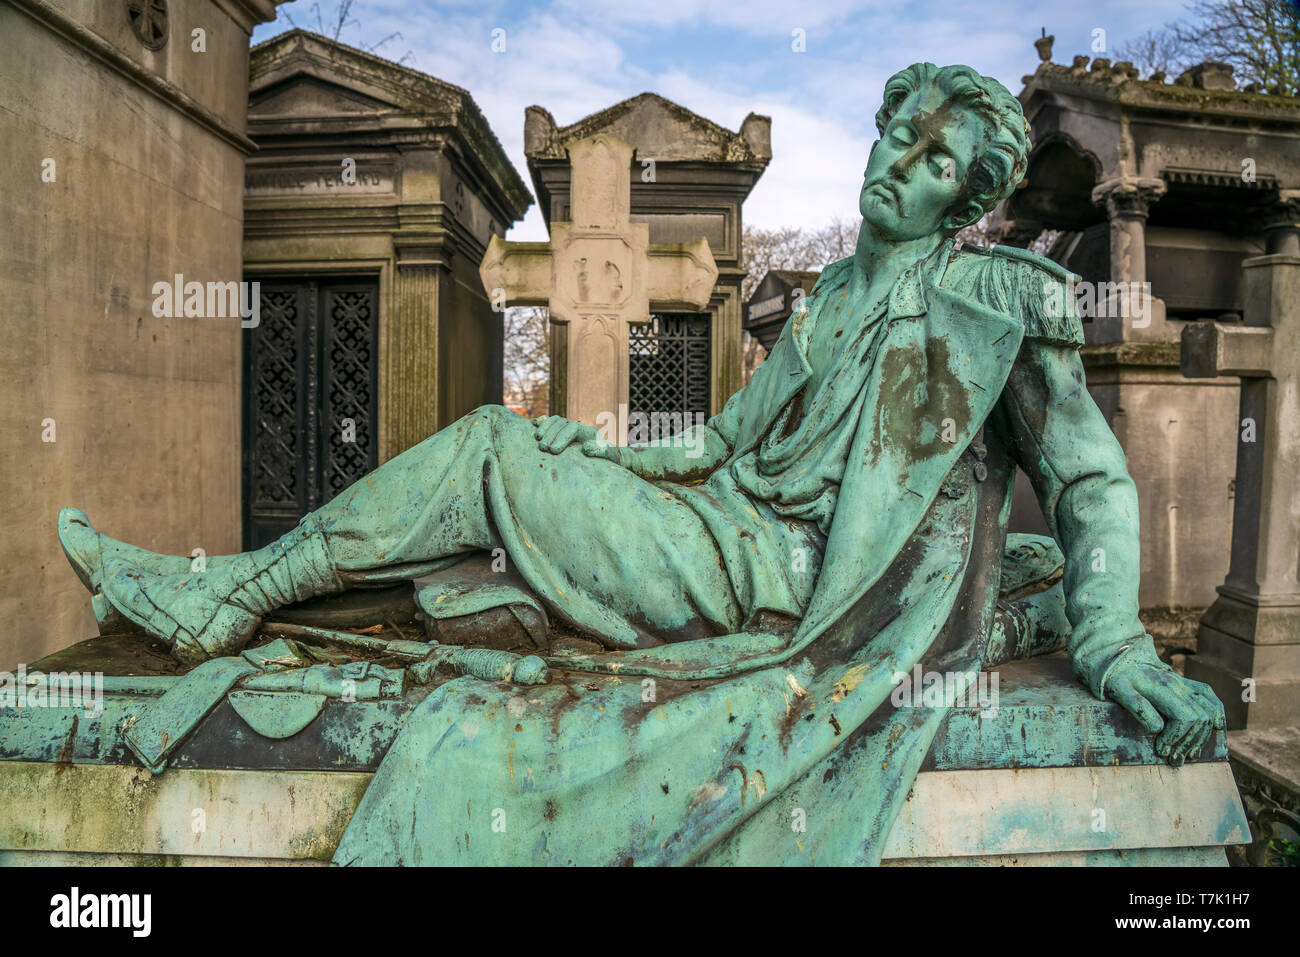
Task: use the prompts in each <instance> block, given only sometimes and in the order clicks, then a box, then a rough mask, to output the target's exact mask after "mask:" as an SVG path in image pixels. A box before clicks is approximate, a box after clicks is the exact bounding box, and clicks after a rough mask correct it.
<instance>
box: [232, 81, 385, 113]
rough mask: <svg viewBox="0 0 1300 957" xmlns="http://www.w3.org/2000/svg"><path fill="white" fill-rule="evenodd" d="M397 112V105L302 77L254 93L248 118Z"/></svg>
mask: <svg viewBox="0 0 1300 957" xmlns="http://www.w3.org/2000/svg"><path fill="white" fill-rule="evenodd" d="M396 109H398V107H396V106H394V104H392V103H390V102H386V101H384V100H379V99H376V98H375V97H372V96H367V95H366V94H364V93H361V92H359V91H357V90H352V89H348V88H347V87H344V86H340V85H339V84H337V83H331V82H329V81H327V80H323V79H321V78H319V77H314V76H299V77H295V78H294V79H291V80H288V81H286V82H283V83H280V84H277V85H276V86H275V87H274V88H272V89H269V90H266V91H263V92H260V93H257V94H254V96H253V97H252V98H251V102H250V104H249V110H248V112H249V116H250V117H255V118H259V119H261V118H268V119H269V118H271V117H296V116H301V117H309V116H312V117H315V116H337V115H358V114H365V113H386V112H393V111H394V110H396Z"/></svg>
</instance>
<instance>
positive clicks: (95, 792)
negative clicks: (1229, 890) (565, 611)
mask: <svg viewBox="0 0 1300 957" xmlns="http://www.w3.org/2000/svg"><path fill="white" fill-rule="evenodd" d="M35 667H36V666H33V668H35ZM999 675H1000V688H999V691H1000V701H999V709H998V711H997V713H996V715H994V714H992V713H989V712H981V711H979V710H978V709H975V708H958V709H955V710H954V712H953V715H952V717H951V719H950V721H949V724H948V727H947V729H946V730H945V731H944V732H942V733H941V734H940V736H939V737H938V738H937V739H936V741H935V745H934V747H933V748H932V750H931V753H930V755H929V756H928V758H927V760H926V763H925V765H924V766H923V768H922V770H921V772H920V773H919V775H918V777H917V780H916V783H915V785H914V786H913V788H912V793H911V795H910V796H909V798H908V800H907V802H906V803H905V804H904V806H903V809H902V811H901V813H900V815H899V817H898V820H897V821H896V823H895V825H894V828H893V830H892V831H891V833H890V835H889V838H888V841H887V844H886V847H885V852H884V863H885V864H888V865H956V864H966V865H1018V864H1053V865H1163V864H1180V865H1224V864H1226V863H1227V859H1226V854H1225V848H1226V847H1227V846H1229V845H1233V844H1244V843H1247V842H1248V841H1249V840H1250V834H1249V827H1248V825H1247V823H1246V818H1245V815H1244V813H1243V810H1242V805H1241V801H1240V798H1239V797H1238V794H1237V789H1236V785H1235V783H1234V781H1233V776H1232V772H1231V770H1230V768H1229V765H1228V762H1227V742H1226V738H1225V736H1224V735H1223V734H1222V733H1219V734H1217V735H1216V737H1215V739H1214V740H1213V741H1212V742H1210V744H1208V745H1207V746H1206V748H1205V751H1204V752H1203V753H1202V754H1200V755H1197V756H1196V758H1195V760H1194V761H1192V762H1189V763H1188V764H1187V765H1186V766H1184V767H1182V768H1178V769H1174V768H1170V767H1168V766H1167V765H1165V764H1164V763H1163V762H1161V761H1160V760H1159V759H1158V758H1157V757H1156V755H1155V753H1154V751H1153V750H1152V740H1151V737H1150V736H1149V735H1146V734H1145V733H1144V732H1142V731H1141V730H1140V729H1139V728H1138V726H1137V725H1136V724H1135V722H1133V720H1132V719H1131V718H1129V716H1128V715H1127V714H1126V713H1125V712H1123V711H1122V710H1121V709H1120V708H1119V707H1118V706H1117V705H1114V704H1112V703H1110V702H1101V701H1097V700H1095V699H1094V698H1092V696H1091V695H1090V694H1088V692H1087V691H1086V690H1085V689H1084V688H1083V687H1082V686H1081V685H1079V683H1078V682H1077V681H1076V680H1075V679H1074V677H1073V675H1072V674H1071V672H1070V669H1069V665H1068V663H1067V662H1066V661H1065V659H1064V658H1063V657H1062V656H1059V655H1054V656H1049V657H1046V658H1040V659H1037V660H1034V661H1028V662H1019V663H1016V664H1014V665H1009V666H1005V667H1003V668H1002V669H1000V671H999ZM141 697H142V696H135V695H106V696H105V699H104V712H103V714H102V715H100V716H99V717H97V718H96V717H92V716H90V715H88V714H87V713H86V712H84V711H79V710H76V709H71V708H30V707H28V708H25V709H17V708H3V709H0V806H3V807H5V808H6V813H5V814H4V815H3V816H0V863H3V864H7V865H13V864H249V863H257V864H320V863H325V862H328V861H329V860H330V858H331V856H332V855H333V852H334V849H335V848H336V847H337V845H338V842H339V839H340V838H341V836H342V834H343V831H344V830H345V829H346V827H347V824H348V821H349V820H350V818H351V815H352V813H353V811H354V810H355V808H356V806H357V804H358V802H359V801H360V799H361V796H362V794H363V793H364V792H365V789H366V787H367V786H368V784H369V781H370V778H371V775H372V773H373V771H374V769H375V768H376V767H378V765H379V762H380V760H381V759H382V757H383V754H384V753H385V751H386V750H387V748H388V746H389V744H390V743H391V742H392V740H393V738H394V737H395V736H396V734H397V732H398V730H399V729H400V727H401V725H402V723H403V721H404V720H405V717H406V715H407V714H408V713H409V712H410V710H411V708H413V707H414V706H415V704H416V703H418V700H419V698H418V697H417V696H414V695H411V694H408V695H407V696H406V697H405V698H402V699H398V700H376V701H354V702H344V701H342V700H338V699H332V700H330V701H329V702H328V703H327V704H326V706H325V707H324V709H323V710H322V711H321V712H320V714H319V715H318V716H317V717H316V718H315V720H314V721H312V723H311V724H309V725H308V726H307V727H305V728H304V729H303V730H302V731H300V732H298V734H296V735H294V736H293V737H291V738H287V739H283V740H272V739H270V738H265V737H262V736H261V735H260V734H258V733H257V732H255V731H253V730H252V729H251V728H250V727H249V726H247V725H246V724H245V723H243V722H242V720H241V719H240V718H239V716H238V714H237V713H236V712H235V711H234V709H233V708H232V707H231V705H230V702H229V701H228V700H227V701H222V702H221V703H220V704H218V705H217V707H216V708H214V709H213V711H212V712H211V713H209V714H208V715H207V717H206V718H205V719H204V720H203V721H202V722H201V723H200V724H199V725H198V726H197V727H196V728H195V730H194V731H193V733H192V734H190V735H189V736H188V737H187V738H186V740H185V742H184V743H183V744H182V745H181V746H180V748H179V749H178V750H177V751H176V752H175V753H174V754H173V756H172V759H171V762H170V766H169V767H168V769H167V770H166V771H165V772H163V773H162V774H158V775H151V774H150V773H149V772H148V771H147V770H145V769H144V768H142V767H140V765H139V763H138V762H137V760H136V759H135V757H134V756H133V755H132V754H131V752H130V751H129V750H127V749H126V747H125V745H124V744H123V742H122V740H121V737H120V734H119V732H118V730H117V728H118V726H119V725H120V723H121V722H123V721H124V719H125V718H126V716H127V714H129V713H130V712H131V711H132V710H133V709H134V710H139V707H140V705H141V703H142V700H141ZM792 849H793V848H792Z"/></svg>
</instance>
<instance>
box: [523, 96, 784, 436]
mask: <svg viewBox="0 0 1300 957" xmlns="http://www.w3.org/2000/svg"><path fill="white" fill-rule="evenodd" d="M598 133H608V134H611V135H613V136H616V137H618V138H619V139H622V140H625V141H626V142H628V143H630V144H632V146H633V147H634V148H635V150H636V152H635V155H634V157H633V162H632V170H631V187H632V196H631V220H632V222H633V223H648V224H649V227H650V242H651V243H689V242H693V241H695V240H697V239H699V238H700V237H701V236H703V237H704V238H705V239H707V240H708V243H709V250H710V252H711V253H712V254H713V259H714V261H715V262H716V264H717V267H718V279H717V283H716V285H715V286H714V289H713V294H712V296H711V297H710V299H709V303H708V306H707V307H706V308H705V309H704V311H703V312H699V313H652V314H651V321H650V323H648V324H644V325H638V326H634V327H633V328H632V331H631V333H630V343H629V345H630V354H629V399H630V402H629V404H630V407H631V408H630V411H631V412H638V411H640V412H643V413H664V412H668V413H673V412H678V411H680V412H682V413H684V414H690V415H697V414H704V415H705V416H708V415H712V414H714V413H716V412H719V411H721V409H722V406H723V405H724V404H725V403H726V401H727V399H728V398H730V396H731V394H732V393H733V392H735V391H736V390H737V389H739V388H740V386H741V378H740V377H741V341H740V340H741V319H742V309H743V303H742V302H741V299H740V284H741V281H742V280H743V279H744V277H745V267H744V265H743V261H742V256H741V235H742V231H743V222H742V218H741V206H742V204H743V203H744V200H745V197H747V196H748V195H749V193H750V190H752V189H753V188H754V184H755V183H756V182H757V181H758V178H759V177H760V176H761V175H762V174H763V170H765V169H766V168H767V164H768V162H769V161H770V160H771V158H772V147H771V121H770V120H769V119H768V118H767V117H765V116H758V115H756V114H753V113H751V114H750V115H749V116H747V117H746V118H745V120H744V122H743V123H742V124H741V126H740V130H739V132H732V131H730V130H727V129H724V128H723V127H721V126H719V125H718V124H716V123H714V122H712V121H710V120H707V119H705V118H704V117H702V116H699V115H697V114H695V113H692V112H691V111H690V110H687V109H685V108H684V107H681V106H678V105H677V104H676V103H673V102H671V101H670V100H666V99H664V98H663V97H661V96H658V95H656V94H654V93H642V94H641V95H639V96H635V97H632V98H631V99H629V100H624V101H623V102H621V103H616V104H615V105H614V106H611V107H609V108H607V109H604V110H601V111H600V112H598V113H593V114H592V115H591V116H588V117H586V118H584V119H581V120H579V121H578V122H576V123H573V124H572V125H570V126H563V127H561V126H557V125H556V123H555V120H554V118H553V117H552V116H551V114H550V113H548V112H547V111H546V110H544V109H542V108H541V107H537V106H533V107H529V108H528V110H527V114H526V117H525V121H524V152H525V154H526V156H527V161H528V172H529V175H530V176H531V177H532V180H533V185H534V187H535V188H536V191H537V197H538V203H539V204H540V206H541V211H542V217H543V219H544V220H545V221H546V224H547V227H548V228H549V227H550V224H551V223H552V222H567V221H568V220H569V219H570V215H571V211H570V206H569V200H570V182H571V167H570V162H569V156H568V147H569V145H570V144H572V143H575V142H577V141H579V140H583V139H586V138H587V137H591V136H595V135H596V134H598ZM563 352H564V339H563V337H562V336H555V335H553V336H552V337H551V380H550V382H551V395H550V408H551V411H552V412H554V413H558V414H563V412H564V410H565V408H566V397H565V396H564V394H563V393H564V376H563V375H561V374H558V370H563V369H564V368H565V356H564V354H563Z"/></svg>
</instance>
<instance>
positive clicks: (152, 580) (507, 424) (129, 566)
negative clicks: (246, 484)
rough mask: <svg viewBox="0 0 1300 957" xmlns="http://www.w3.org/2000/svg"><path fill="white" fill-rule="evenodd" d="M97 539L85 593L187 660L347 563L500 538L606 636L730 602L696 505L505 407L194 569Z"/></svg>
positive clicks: (352, 567) (630, 634) (711, 615)
mask: <svg viewBox="0 0 1300 957" xmlns="http://www.w3.org/2000/svg"><path fill="white" fill-rule="evenodd" d="M64 531H65V530H64V529H62V528H61V534H62V533H63V532H64ZM66 531H67V534H68V536H69V538H68V540H66V541H65V549H68V551H69V557H70V558H72V557H73V555H74V554H78V555H80V554H88V553H90V552H91V551H93V549H92V547H91V546H89V545H87V544H86V543H87V541H89V539H88V536H95V535H98V533H95V532H94V531H93V529H89V526H88V523H87V524H86V526H84V527H79V526H75V525H74V526H70V527H69V528H68V529H67V530H66ZM99 542H100V546H99V551H98V554H99V555H100V556H101V558H100V559H99V562H98V564H97V565H94V566H93V567H92V569H91V573H90V574H89V575H88V577H89V578H90V582H89V584H90V587H91V589H92V592H93V591H95V590H96V589H99V590H101V591H102V596H103V598H104V599H105V600H107V601H108V602H109V603H111V605H112V606H113V607H114V608H116V609H118V610H119V611H121V612H122V613H123V614H125V615H126V616H127V617H128V618H130V619H131V620H133V621H135V622H136V623H137V624H139V625H140V626H142V627H143V628H144V629H145V630H146V631H148V632H149V633H150V634H153V635H155V636H157V637H159V638H162V639H163V640H166V641H169V642H171V643H172V644H173V647H174V649H175V654H176V656H177V657H178V658H180V659H181V660H185V661H197V660H201V659H203V658H206V657H210V656H212V655H217V654H228V653H231V652H233V651H235V650H237V649H238V648H240V647H242V645H243V644H244V642H246V641H247V639H248V638H249V637H250V636H251V635H252V634H253V632H254V631H255V629H256V627H257V625H258V623H259V621H260V619H261V616H263V615H265V614H267V613H269V612H270V611H273V610H274V609H275V608H278V607H279V606H281V605H284V604H289V603H291V602H295V601H301V600H303V599H305V598H309V597H313V596H315V595H321V594H328V593H330V592H333V591H337V590H339V589H341V588H342V587H343V579H344V577H345V576H346V574H347V573H348V572H350V571H360V570H367V569H374V568H382V567H386V566H392V565H402V564H406V563H414V562H427V561H429V560H433V559H439V558H444V557H449V556H454V555H457V554H461V553H464V552H468V551H472V550H478V549H493V548H497V547H503V548H504V549H505V550H506V551H507V553H508V554H509V556H510V558H511V560H512V561H514V562H515V565H516V567H517V568H518V569H519V570H520V571H521V572H522V573H523V574H524V577H525V578H526V579H527V580H528V581H529V583H530V585H532V586H533V587H534V588H535V589H537V590H538V593H539V595H540V596H541V597H542V598H543V600H544V601H548V602H549V603H554V605H555V606H557V607H559V608H560V610H561V612H562V614H567V615H568V617H569V618H570V619H571V620H573V621H575V622H577V623H579V624H580V625H582V626H584V627H587V628H589V629H591V630H593V631H595V632H596V633H598V634H602V635H607V636H610V637H612V638H613V639H614V641H615V643H620V644H640V643H644V641H645V640H646V639H647V636H648V635H652V634H653V633H654V632H655V631H656V630H665V631H666V630H673V629H677V628H682V629H684V630H685V633H686V634H687V635H688V636H689V635H690V634H691V633H693V632H695V631H699V632H700V633H701V634H705V633H717V632H718V631H719V630H726V629H728V628H731V627H734V624H735V622H736V620H737V618H738V614H739V613H738V610H737V607H736V603H735V600H734V597H733V595H732V588H731V584H730V581H729V579H728V578H727V576H726V570H725V568H723V564H722V562H721V561H720V559H719V555H718V553H717V548H716V544H715V543H714V542H713V540H712V538H711V537H710V536H709V534H708V532H707V530H706V529H705V528H704V527H703V525H702V524H701V522H700V520H699V518H698V516H696V515H695V514H694V513H693V512H692V511H691V510H690V509H688V508H686V507H685V506H683V505H682V504H681V503H680V502H677V501H676V500H675V499H673V498H672V497H671V496H668V495H666V494H665V493H664V492H662V491H661V490H660V489H658V488H657V487H655V486H654V485H652V484H650V483H648V482H645V481H643V480H641V479H639V478H637V477H636V476H634V475H632V474H631V473H630V472H627V471H626V470H624V469H621V468H618V467H617V466H614V465H613V464H612V463H609V462H606V461H604V460H603V459H590V458H587V457H586V456H584V455H582V453H581V451H580V450H578V449H576V448H573V449H570V450H568V451H566V452H565V453H563V454H562V455H559V456H556V455H550V454H549V453H545V452H542V451H541V450H540V449H538V448H537V443H536V440H535V438H534V437H533V426H532V424H531V423H530V422H529V421H528V420H526V419H524V418H522V417H520V416H518V415H515V414H514V413H513V412H510V411H509V410H506V409H503V408H501V407H499V406H488V407H484V408H482V409H478V410H476V411H475V412H474V413H471V414H470V415H468V416H465V417H464V418H462V419H461V420H459V421H458V422H456V423H454V424H453V425H451V426H449V427H448V428H447V429H444V430H443V431H442V432H440V433H438V434H436V435H434V436H431V437H430V438H428V439H426V440H425V441H424V442H421V443H420V444H419V445H417V446H414V447H413V448H411V449H408V450H407V451H406V452H404V453H402V454H401V455H399V456H397V457H395V458H393V459H392V460H390V461H389V462H386V463H385V464H384V465H382V466H380V467H379V468H378V469H376V470H375V471H373V472H371V473H370V474H369V475H366V476H364V477H363V478H361V479H360V480H358V481H357V482H356V483H354V484H353V485H352V486H351V487H350V488H348V489H347V490H345V491H344V492H343V493H341V494H340V495H339V496H338V497H336V498H335V499H334V500H333V501H332V502H330V503H328V504H327V505H325V506H323V507H322V508H320V509H317V510H316V511H314V512H312V513H310V514H309V515H307V516H305V517H304V518H303V520H302V522H301V523H300V524H299V526H298V527H297V528H295V529H294V530H292V531H291V532H289V533H288V534H286V535H285V536H283V537H282V538H281V539H280V540H279V541H277V542H275V543H273V544H271V545H269V546H267V547H266V548H264V549H258V550H257V551H254V552H245V553H241V554H239V555H234V556H226V557H224V558H222V559H220V560H217V559H213V560H210V562H209V565H208V568H207V570H206V571H204V572H200V573H192V572H189V571H188V568H186V569H185V570H183V571H181V572H169V571H168V570H167V569H165V568H159V567H157V565H156V564H154V565H151V566H149V567H147V568H146V567H141V566H140V565H138V564H136V563H133V562H132V561H131V558H130V552H129V549H130V546H124V548H125V549H128V551H125V552H124V551H121V550H119V548H118V546H121V545H123V543H115V542H112V540H111V539H103V538H101V539H99ZM149 554H152V553H149ZM182 561H185V560H182ZM76 565H77V561H76V560H74V567H75V566H76Z"/></svg>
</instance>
